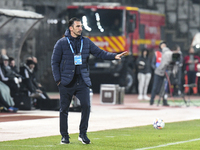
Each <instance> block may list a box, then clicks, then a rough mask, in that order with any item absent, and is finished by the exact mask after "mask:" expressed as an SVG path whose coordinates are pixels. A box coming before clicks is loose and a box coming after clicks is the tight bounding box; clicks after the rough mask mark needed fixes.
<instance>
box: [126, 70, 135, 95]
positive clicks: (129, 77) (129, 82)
mask: <svg viewBox="0 0 200 150" xmlns="http://www.w3.org/2000/svg"><path fill="white" fill-rule="evenodd" d="M134 83H135V75H134V72H133V70H132V69H130V68H128V69H127V74H126V86H125V92H126V93H131V92H132V90H133V86H134Z"/></svg>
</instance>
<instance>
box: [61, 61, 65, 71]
mask: <svg viewBox="0 0 200 150" xmlns="http://www.w3.org/2000/svg"><path fill="white" fill-rule="evenodd" d="M65 62H66V60H65V61H64V63H63V66H62V71H63V68H64V65H65Z"/></svg>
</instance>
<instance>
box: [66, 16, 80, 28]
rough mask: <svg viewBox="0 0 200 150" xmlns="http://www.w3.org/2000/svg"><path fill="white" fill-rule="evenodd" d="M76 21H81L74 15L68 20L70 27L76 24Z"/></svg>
mask: <svg viewBox="0 0 200 150" xmlns="http://www.w3.org/2000/svg"><path fill="white" fill-rule="evenodd" d="M74 21H81V20H80V19H79V18H76V17H73V18H71V19H70V20H69V22H68V28H69V27H71V26H72V25H73V24H74Z"/></svg>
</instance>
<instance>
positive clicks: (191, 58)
mask: <svg viewBox="0 0 200 150" xmlns="http://www.w3.org/2000/svg"><path fill="white" fill-rule="evenodd" d="M199 62H200V57H199V56H198V55H195V53H194V48H193V47H190V50H189V54H188V55H187V56H185V57H184V63H185V70H186V74H187V79H186V81H185V82H186V84H193V83H196V79H197V77H196V73H197V71H198V69H197V65H198V63H199ZM189 90H190V91H189ZM185 93H190V94H192V93H194V94H196V93H197V88H196V87H194V88H193V89H188V88H187V89H185Z"/></svg>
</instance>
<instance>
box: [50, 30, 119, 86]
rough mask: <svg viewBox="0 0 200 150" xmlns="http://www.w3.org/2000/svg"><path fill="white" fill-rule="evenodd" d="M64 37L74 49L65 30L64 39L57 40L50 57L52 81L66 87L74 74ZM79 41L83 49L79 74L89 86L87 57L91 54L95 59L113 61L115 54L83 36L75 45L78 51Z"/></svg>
mask: <svg viewBox="0 0 200 150" xmlns="http://www.w3.org/2000/svg"><path fill="white" fill-rule="evenodd" d="M66 37H68V38H69V40H70V43H71V45H72V47H73V49H75V46H74V43H73V42H72V41H73V40H72V37H71V35H70V32H69V30H66V32H65V37H63V38H61V39H59V40H58V41H57V43H56V44H55V46H54V50H53V54H52V57H51V66H52V72H53V76H54V80H55V81H56V83H58V82H59V81H61V84H62V85H64V86H66V85H68V84H69V83H70V82H71V81H72V79H73V77H74V73H75V65H74V54H73V53H72V51H71V49H70V46H69V44H68V41H67V38H66ZM81 39H83V49H82V53H81V55H82V65H81V66H80V72H81V76H82V78H83V80H84V81H85V83H86V84H87V86H91V80H90V77H89V66H88V60H89V55H90V54H92V55H94V56H95V57H97V58H101V59H107V60H113V59H115V56H116V55H117V54H114V53H109V52H106V51H104V50H101V49H100V48H98V47H97V46H96V45H95V44H94V43H93V42H92V41H91V40H90V39H89V38H86V37H83V36H80V40H79V42H78V43H79V44H78V45H77V49H78V50H80V47H81Z"/></svg>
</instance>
